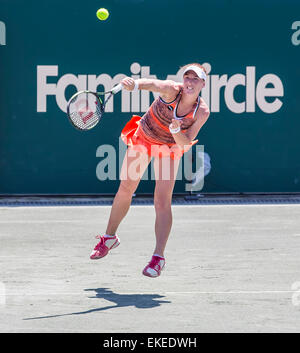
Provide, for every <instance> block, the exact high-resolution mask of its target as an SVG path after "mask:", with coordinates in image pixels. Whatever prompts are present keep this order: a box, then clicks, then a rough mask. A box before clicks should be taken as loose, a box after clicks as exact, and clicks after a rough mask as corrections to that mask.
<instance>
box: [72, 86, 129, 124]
mask: <svg viewBox="0 0 300 353" xmlns="http://www.w3.org/2000/svg"><path fill="white" fill-rule="evenodd" d="M121 89H122V84H121V83H119V84H118V85H117V86H115V87H114V88H113V89H112V90H110V91H108V92H90V91H80V92H77V93H75V94H74V95H73V96H72V97H71V98H70V100H69V102H68V105H67V115H68V118H69V120H70V122H71V124H72V125H73V126H74V127H75V128H76V129H78V130H81V131H85V130H90V129H92V128H93V127H95V126H96V125H97V124H98V123H99V121H100V120H101V118H102V116H103V113H104V110H105V105H106V103H107V101H108V100H109V99H110V98H111V97H112V96H113V95H114V94H116V93H118V92H119V91H121ZM105 94H109V96H108V97H107V98H106V100H104V95H105ZM101 96H103V101H102V99H101V98H100V97H101Z"/></svg>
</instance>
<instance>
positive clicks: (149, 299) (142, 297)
mask: <svg viewBox="0 0 300 353" xmlns="http://www.w3.org/2000/svg"><path fill="white" fill-rule="evenodd" d="M85 291H89V292H95V296H92V297H88V298H98V299H105V300H108V301H110V302H112V303H114V305H107V306H104V307H100V308H95V309H90V310H86V311H79V312H74V313H67V314H59V315H48V316H38V317H32V318H25V319H23V320H37V319H50V318H54V317H61V316H71V315H83V314H90V313H93V312H97V311H104V310H109V309H113V308H123V307H127V306H128V307H129V306H133V307H136V308H137V309H151V308H155V307H158V306H160V305H161V304H165V303H171V302H170V301H167V300H160V299H161V298H164V296H162V295H158V294H118V293H114V292H113V291H111V290H109V289H107V288H96V289H95V288H94V289H85Z"/></svg>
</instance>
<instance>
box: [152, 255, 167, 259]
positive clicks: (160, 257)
mask: <svg viewBox="0 0 300 353" xmlns="http://www.w3.org/2000/svg"><path fill="white" fill-rule="evenodd" d="M153 256H157V257H160V258H161V259H163V260H164V259H165V258H164V257H162V256H160V255H157V254H153Z"/></svg>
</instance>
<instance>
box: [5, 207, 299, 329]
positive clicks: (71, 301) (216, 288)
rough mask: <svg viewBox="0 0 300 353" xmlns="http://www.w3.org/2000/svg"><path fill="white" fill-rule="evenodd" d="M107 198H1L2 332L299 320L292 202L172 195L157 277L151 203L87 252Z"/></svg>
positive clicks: (240, 325)
mask: <svg viewBox="0 0 300 353" xmlns="http://www.w3.org/2000/svg"><path fill="white" fill-rule="evenodd" d="M109 210H110V207H109V206H93V207H91V206H87V207H81V206H74V207H2V208H0V227H1V228H0V229H1V232H0V269H1V272H0V332H149V333H150V332H156V333H159V332H299V331H300V266H299V265H300V261H299V254H300V205H298V204H295V205H207V206H205V205H198V206H197V205H190V206H179V205H178V206H177V205H175V206H173V215H174V222H173V230H172V233H171V236H170V239H169V243H168V245H167V252H166V254H165V255H166V268H165V270H164V271H163V272H162V275H161V277H160V278H157V279H152V278H148V277H144V276H143V275H142V269H143V267H144V266H145V265H146V263H147V262H148V261H149V260H150V257H151V254H152V250H153V247H154V233H153V225H154V209H153V206H132V208H131V209H130V211H129V214H128V216H127V218H126V219H125V221H124V222H123V223H122V224H121V227H120V229H119V236H120V238H121V245H120V246H119V247H118V248H117V249H115V250H113V251H112V252H111V253H109V254H108V256H107V257H106V258H104V259H101V260H97V261H92V260H90V259H89V254H90V252H91V250H92V249H93V247H94V246H95V244H96V243H97V239H95V238H94V237H95V236H96V235H97V234H99V233H101V232H103V231H104V230H105V226H106V221H107V218H108V215H109Z"/></svg>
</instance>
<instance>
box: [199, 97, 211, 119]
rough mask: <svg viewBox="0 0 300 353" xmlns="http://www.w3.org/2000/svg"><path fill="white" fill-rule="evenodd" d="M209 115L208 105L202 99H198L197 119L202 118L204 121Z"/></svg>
mask: <svg viewBox="0 0 300 353" xmlns="http://www.w3.org/2000/svg"><path fill="white" fill-rule="evenodd" d="M209 115H210V110H209V107H208V105H207V104H206V103H205V101H204V99H203V98H202V97H200V101H199V107H198V110H197V114H196V117H198V118H202V119H203V118H204V119H208V117H209Z"/></svg>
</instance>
